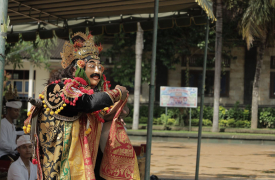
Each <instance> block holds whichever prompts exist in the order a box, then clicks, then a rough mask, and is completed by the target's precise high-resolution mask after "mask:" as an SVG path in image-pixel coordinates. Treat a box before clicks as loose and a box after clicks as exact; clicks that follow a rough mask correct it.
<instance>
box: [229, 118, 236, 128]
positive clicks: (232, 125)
mask: <svg viewBox="0 0 275 180" xmlns="http://www.w3.org/2000/svg"><path fill="white" fill-rule="evenodd" d="M235 123H236V121H235V119H228V120H227V126H228V127H235V126H236V124H235Z"/></svg>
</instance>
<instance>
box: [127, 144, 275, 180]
mask: <svg viewBox="0 0 275 180" xmlns="http://www.w3.org/2000/svg"><path fill="white" fill-rule="evenodd" d="M132 143H133V144H135V145H138V144H140V143H145V141H140V140H139V141H134V140H132ZM196 154H197V141H195V140H193V141H189V140H186V141H184V140H183V142H153V144H152V158H151V174H154V175H157V176H158V177H159V178H160V179H194V177H195V167H196ZM199 177H200V178H199V179H215V180H218V179H223V180H224V179H261V180H268V179H275V147H274V146H273V145H262V144H228V143H223V144H221V143H202V146H201V158H200V176H199Z"/></svg>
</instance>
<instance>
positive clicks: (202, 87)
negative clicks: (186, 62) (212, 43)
mask: <svg viewBox="0 0 275 180" xmlns="http://www.w3.org/2000/svg"><path fill="white" fill-rule="evenodd" d="M206 18H207V23H206V34H205V49H204V59H203V73H202V85H201V102H200V122H199V132H198V145H197V161H196V176H195V180H198V179H199V167H200V151H201V131H202V118H203V104H204V85H205V74H206V60H207V49H208V35H209V19H208V17H206Z"/></svg>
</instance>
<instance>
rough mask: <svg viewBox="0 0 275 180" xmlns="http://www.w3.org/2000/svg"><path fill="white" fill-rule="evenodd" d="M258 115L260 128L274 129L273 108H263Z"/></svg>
mask: <svg viewBox="0 0 275 180" xmlns="http://www.w3.org/2000/svg"><path fill="white" fill-rule="evenodd" d="M259 114H260V115H259V123H260V124H261V126H262V127H274V123H275V110H274V109H273V108H263V109H261V110H260V111H259Z"/></svg>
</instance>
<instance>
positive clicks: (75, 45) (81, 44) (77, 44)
mask: <svg viewBox="0 0 275 180" xmlns="http://www.w3.org/2000/svg"><path fill="white" fill-rule="evenodd" d="M82 47H83V42H81V41H79V40H78V41H75V42H74V48H82Z"/></svg>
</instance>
